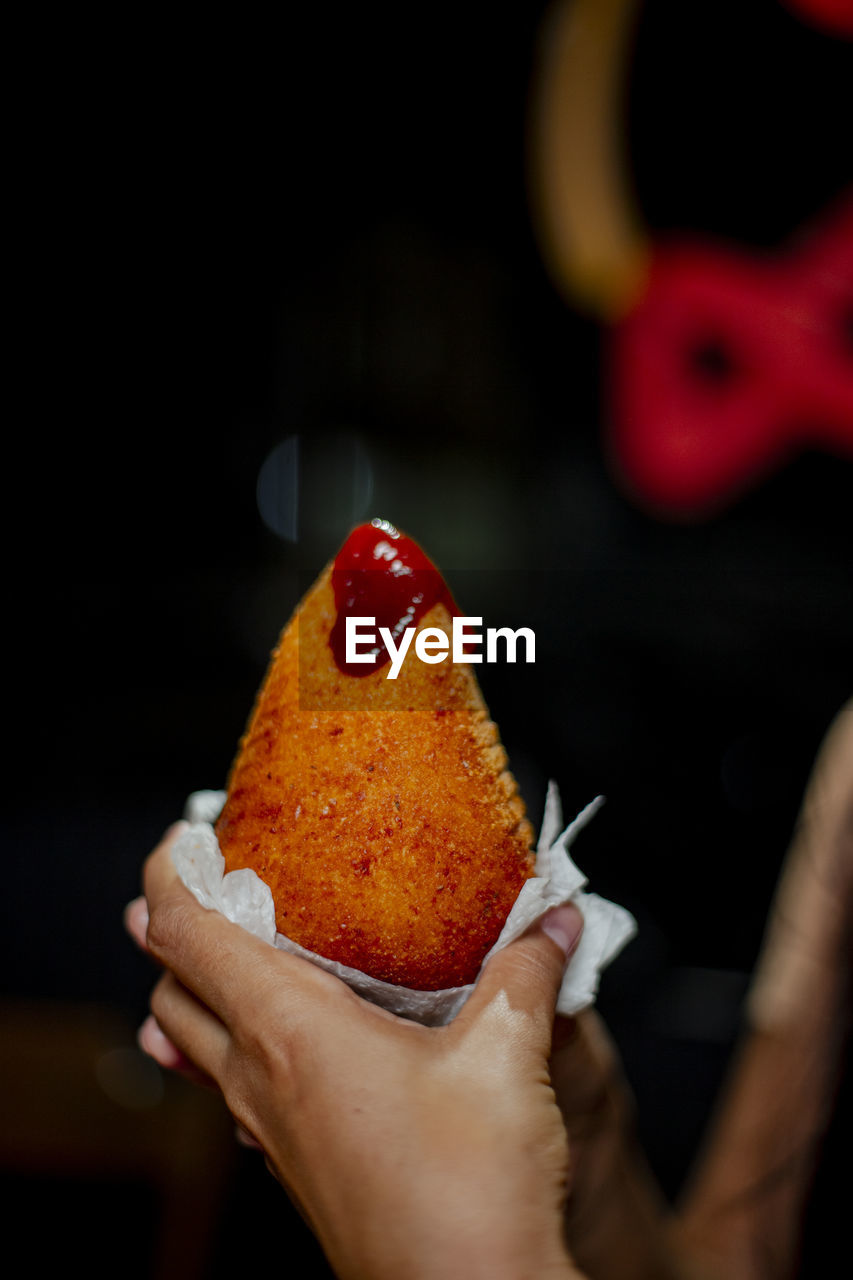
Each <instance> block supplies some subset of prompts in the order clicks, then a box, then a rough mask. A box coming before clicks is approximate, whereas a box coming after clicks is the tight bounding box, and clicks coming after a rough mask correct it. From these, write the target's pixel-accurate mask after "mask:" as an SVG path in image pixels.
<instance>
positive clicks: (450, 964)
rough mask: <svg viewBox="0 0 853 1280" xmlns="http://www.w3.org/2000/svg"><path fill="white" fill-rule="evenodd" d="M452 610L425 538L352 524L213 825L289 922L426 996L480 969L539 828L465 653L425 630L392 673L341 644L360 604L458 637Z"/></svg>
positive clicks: (298, 628) (313, 594)
mask: <svg viewBox="0 0 853 1280" xmlns="http://www.w3.org/2000/svg"><path fill="white" fill-rule="evenodd" d="M377 548H378V550H377ZM354 584H355V585H354ZM389 592H390V596H389ZM371 602H372V603H373V604H374V606H375V609H374V610H371V609H370V608H368V606H369V605H370V603H371ZM403 606H405V608H404V607H403ZM383 609H384V613H383ZM401 610H402V612H401ZM389 611H390V612H389ZM454 611H455V605H454V604H453V601H452V599H451V597H450V595H449V593H448V592H447V588H446V587H445V586H444V584H443V581H442V579H441V578H440V575H439V574H438V572H437V570H435V568H434V566H432V565H431V564H430V562H429V561H427V560H426V557H425V556H424V555H423V553H422V552H421V551H420V549H419V548H418V547H417V546H416V544H414V543H412V542H411V541H410V540H409V539H406V538H405V537H404V536H403V535H401V534H399V533H398V532H397V530H395V529H394V528H393V527H392V526H390V525H388V524H386V523H385V522H380V521H374V522H373V523H372V524H371V525H365V526H361V527H360V528H359V529H358V530H355V531H354V532H353V534H352V535H351V537H350V539H348V541H347V543H346V544H345V545H344V547H343V548H342V551H341V553H340V555H339V556H338V558H337V560H336V561H335V562H334V564H332V565H329V566H328V567H327V568H326V569H325V571H324V572H323V573H322V574H321V575H320V577H319V579H318V580H317V582H316V583H315V585H314V586H313V587H312V589H311V590H310V591H309V593H308V594H307V596H306V597H305V598H304V599H303V601H302V603H301V604H300V605H299V607H298V609H297V610H296V612H295V614H294V616H293V617H292V619H291V620H290V622H289V623H288V625H287V627H286V628H285V630H284V632H283V634H282V636H281V639H280V642H279V645H278V647H277V649H276V650H275V652H274V653H273V655H272V660H271V663H270V667H269V670H268V672H267V675H266V679H265V681H264V684H263V686H262V688H261V690H260V692H259V694H258V697H257V700H256V703H255V707H254V710H253V712H252V715H251V717H250V720H249V724H248V728H247V731H246V733H245V735H244V737H243V739H242V742H241V744H240V749H239V754H238V756H237V759H236V761H235V762H234V765H233V767H232V770H231V774H230V778H229V782H228V794H227V800H226V803H225V806H224V808H223V811H222V814H221V816H220V818H219V820H218V822H217V824H216V831H217V836H218V839H219V844H220V847H221V849H222V853H223V855H224V857H225V865H226V870H228V871H232V870H235V869H236V868H240V867H250V868H252V869H253V870H254V871H256V872H257V874H258V875H259V876H260V877H261V879H262V880H264V881H265V883H266V884H268V885H269V887H270V889H271V891H272V895H273V899H274V902H275V910H276V926H277V929H278V930H279V932H280V933H283V934H285V935H287V936H288V937H289V938H291V939H292V940H293V941H295V942H297V943H299V944H300V945H301V946H303V947H305V948H307V949H308V950H310V951H313V952H315V953H318V954H320V955H323V956H326V957H327V958H328V959H331V960H336V961H339V962H341V963H343V964H346V965H349V966H351V967H352V968H356V969H360V970H362V971H363V972H364V973H367V974H370V975H371V976H373V977H375V978H379V979H382V980H384V981H385V982H390V983H395V984H397V985H401V986H406V987H411V988H415V989H417V990H423V991H432V990H440V989H444V988H447V987H455V986H461V985H464V984H466V983H469V982H472V981H473V980H474V978H475V977H476V975H477V972H478V970H479V968H480V965H481V963H482V961H483V958H484V956H485V955H486V953H487V952H488V951H489V949H490V948H491V946H492V945H493V943H494V942H495V941H496V939H497V937H498V935H499V934H500V932H501V929H502V928H503V925H504V922H505V920H506V917H507V915H508V914H509V911H510V909H511V907H512V905H513V902H514V901H515V899H516V897H517V896H518V893H519V890H520V888H521V886H522V884H523V883H524V881H525V880H526V879H527V878H528V876H531V875H532V874H533V855H532V853H531V845H532V839H533V831H532V828H531V826H530V823H529V822H528V820H527V818H526V817H525V809H524V804H523V802H522V800H521V798H520V796H519V794H518V789H517V786H516V783H515V780H514V778H513V777H512V775H511V774H510V773H509V771H508V770H507V767H506V766H507V758H506V753H505V751H504V749H503V747H502V746H501V744H500V741H499V738H498V731H497V728H496V727H495V725H494V724H493V723H492V722H491V721H490V719H489V715H488V710H487V708H486V705H485V703H484V701H483V697H482V694H481V692H480V689H479V686H478V684H477V681H476V679H475V677H474V675H473V672H472V670H471V667H470V666H469V665H467V664H465V663H453V662H452V661H451V660H450V656H449V655H448V657H447V658H446V659H445V660H444V661H442V662H441V663H439V664H438V665H427V664H425V663H424V662H422V661H420V659H419V658H418V657H417V656H416V654H415V651H414V642H413V643H412V646H411V649H410V651H409V653H408V656H407V658H406V660H405V661H404V662H403V664H402V667H401V669H400V672H399V675H398V676H397V678H396V679H395V680H390V679H388V678H387V674H388V663H387V653H385V652H384V650H382V651H380V652H377V653H376V654H375V660H374V662H373V663H372V664H371V665H369V666H367V667H365V666H360V667H358V668H356V667H354V666H349V667H348V666H347V664H346V663H345V662H344V661H343V660H342V656H341V652H340V646H339V645H338V644H337V640H338V639H339V638H340V635H341V622H342V620H343V617H344V615H345V614H346V613H347V612H349V613H353V612H354V614H355V615H365V614H371V615H372V614H373V613H374V612H375V613H376V615H377V619H378V625H382V618H383V616H384V617H386V618H390V617H391V616H392V614H395V615H399V616H398V621H399V622H400V623H401V624H402V622H404V621H405V622H406V623H407V625H415V626H416V627H417V629H418V631H420V630H422V629H423V628H425V627H437V628H440V629H441V630H442V631H443V632H444V633H445V634H446V635H448V636H449V634H450V630H451V615H452V613H453V612H454ZM336 624H337V625H336ZM380 649H381V646H380ZM383 654H384V657H383ZM356 672H357V673H356Z"/></svg>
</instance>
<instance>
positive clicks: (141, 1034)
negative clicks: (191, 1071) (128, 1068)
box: [136, 1014, 187, 1071]
mask: <svg viewBox="0 0 853 1280" xmlns="http://www.w3.org/2000/svg"><path fill="white" fill-rule="evenodd" d="M136 1042H137V1044H138V1045H139V1047H140V1049H141V1050H142V1052H143V1053H147V1054H148V1056H149V1058H153V1059H154V1061H155V1062H157V1063H159V1064H160V1066H161V1067H166V1068H167V1069H168V1070H170V1071H174V1070H176V1069H177V1068H180V1067H183V1066H184V1065H185V1064H186V1061H187V1060H186V1058H185V1057H184V1055H183V1054H182V1053H181V1051H180V1049H178V1048H177V1046H176V1045H174V1044H172V1041H171V1040H170V1039H169V1037H168V1036H166V1035H164V1034H163V1032H162V1031H161V1030H160V1025H159V1023H158V1022H157V1019H156V1018H155V1017H154V1015H153V1014H149V1015H148V1017H147V1018H146V1019H145V1021H144V1022H143V1024H142V1026H141V1027H140V1028H139V1031H138V1032H137V1033H136Z"/></svg>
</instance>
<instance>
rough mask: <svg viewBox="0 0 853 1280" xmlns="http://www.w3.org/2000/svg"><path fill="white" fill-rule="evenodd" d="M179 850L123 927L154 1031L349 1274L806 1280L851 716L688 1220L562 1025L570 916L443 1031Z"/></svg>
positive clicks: (837, 963)
mask: <svg viewBox="0 0 853 1280" xmlns="http://www.w3.org/2000/svg"><path fill="white" fill-rule="evenodd" d="M170 839H171V837H170V836H167V838H166V840H165V841H164V843H163V844H162V845H161V846H160V847H159V848H158V849H157V850H155V852H154V853H153V854H152V855H151V857H150V858H149V860H148V862H147V864H146V869H145V898H144V899H138V900H137V901H136V902H135V903H132V904H131V906H130V907H129V908H128V912H127V917H126V918H127V924H128V928H129V930H130V932H131V933H132V935H133V936H134V937H135V938H136V939H137V941H138V942H139V943H140V945H142V946H144V947H146V949H147V950H149V952H150V953H151V954H152V955H153V956H154V958H155V959H156V960H157V961H158V962H159V963H160V964H161V965H162V966H163V968H164V974H163V977H162V978H161V979H160V981H159V983H158V985H157V987H156V989H155V991H154V995H153V997H152V1017H151V1018H150V1019H149V1020H148V1021H147V1022H146V1023H145V1025H144V1026H143V1028H142V1032H141V1043H142V1045H143V1047H144V1048H145V1049H146V1050H147V1051H148V1052H149V1053H151V1054H152V1056H153V1057H155V1058H156V1059H157V1060H158V1061H159V1062H160V1063H161V1064H162V1065H164V1066H166V1067H171V1068H174V1069H177V1070H180V1071H183V1072H185V1073H186V1074H188V1075H190V1076H191V1077H192V1078H194V1079H196V1080H198V1081H199V1082H200V1083H206V1084H208V1085H209V1086H212V1087H216V1088H219V1089H220V1090H221V1091H222V1093H223V1095H224V1098H225V1101H226V1103H227V1105H228V1106H229V1108H230V1109H231V1112H232V1114H233V1115H234V1117H235V1119H236V1121H237V1123H238V1125H239V1126H240V1129H241V1131H242V1132H243V1133H244V1135H245V1140H246V1141H249V1142H251V1143H252V1144H253V1145H257V1146H259V1147H260V1148H261V1149H262V1150H263V1152H264V1153H265V1156H266V1159H267V1163H268V1164H269V1166H270V1168H271V1170H272V1171H273V1172H274V1173H275V1175H276V1176H277V1177H278V1178H279V1180H280V1181H281V1182H282V1183H283V1185H284V1186H285V1187H286V1188H287V1190H288V1192H289V1194H290V1195H291V1197H292V1198H293V1199H294V1200H295V1202H296V1203H297V1204H298V1206H299V1208H300V1209H301V1211H302V1213H303V1215H304V1216H305V1218H306V1219H307V1221H308V1222H309V1224H310V1225H311V1227H312V1229H313V1230H314V1231H315V1233H316V1234H317V1236H318V1238H319V1239H320V1242H321V1244H322V1245H323V1247H324V1249H325V1250H326V1253H327V1255H328V1257H329V1260H330V1262H331V1265H332V1266H333V1268H334V1269H335V1270H336V1272H337V1274H338V1275H340V1276H341V1278H342V1280H351V1278H352V1280H355V1278H356V1277H358V1278H359V1280H368V1278H369V1280H385V1277H388V1278H389V1280H390V1278H391V1277H393V1278H394V1280H397V1277H399V1276H401V1275H406V1276H407V1277H408V1276H411V1277H414V1278H415V1280H420V1278H421V1277H423V1278H424V1280H427V1278H429V1277H432V1276H436V1277H439V1276H440V1277H450V1278H451V1280H453V1278H455V1277H457V1276H458V1277H460V1280H461V1278H462V1277H466V1278H468V1277H474V1278H476V1277H478V1276H480V1275H483V1276H486V1275H488V1276H489V1277H491V1278H493V1280H494V1278H495V1277H497V1278H498V1280H500V1278H501V1277H507V1280H510V1278H511V1280H528V1278H529V1280H533V1278H534V1277H535V1278H536V1280H539V1278H540V1277H551V1276H553V1277H561V1278H563V1280H564V1278H565V1277H574V1278H575V1280H577V1278H578V1277H583V1276H587V1277H589V1278H590V1280H595V1278H597V1277H601V1280H788V1278H790V1277H793V1276H794V1275H795V1274H796V1266H797V1248H798V1240H799V1230H800V1223H801V1220H802V1211H803V1204H804V1201H805V1198H806V1196H807V1193H808V1189H809V1185H810V1181H811V1177H812V1174H813V1169H814V1163H815V1159H816V1153H817V1148H818V1144H819V1139H820V1137H821V1135H822V1134H823V1132H824V1131H825V1129H826V1126H827V1124H828V1123H829V1119H830V1112H831V1100H832V1095H833V1090H834V1087H835V1083H836V1081H837V1078H838V1075H839V1072H840V1065H841V1055H842V1049H843V1045H844V1038H845V1031H846V1028H847V1025H848V1013H849V978H850V941H851V937H850V933H851V920H853V703H851V704H850V705H849V706H848V707H847V708H845V710H844V711H843V712H842V714H841V715H840V716H839V717H838V720H837V721H836V723H835V725H834V726H833V728H832V730H831V732H830V734H829V735H828V737H827V740H826V743H825V745H824V747H823V749H822V751H821V753H820V756H819V758H818V761H817V763H816V766H815V769H814V773H813V777H812V780H811V783H810V786H809V789H808V791H807V795H806V800H805V803H804V806H803V812H802V816H801V821H800V824H799V826H798V831H797V834H796V837H795V840H794V843H793V846H792V848H791V851H790V853H789V855H788V859H787V862H786V865H785V868H784V871H783V875H782V878H781V881H780V886H779V890H778V892H777V895H776V899H775V901H774V904H773V908H772V911H771V916H770V922H769V927H768V933H767V942H766V945H765V948H764V952H763V954H762V957H761V961H760V964H759V966H758V969H757V972H756V975H755V979H754V984H753V991H752V994H751V998H750V1005H749V1012H750V1019H751V1027H750V1030H749V1031H748V1033H747V1034H746V1035H745V1037H744V1041H743V1044H742V1046H741V1047H740V1050H739V1052H738V1054H737V1056H736V1059H735V1063H734V1066H733V1069H732V1073H731V1079H730V1082H729V1084H728V1086H727V1088H726V1090H725V1093H724V1096H723V1099H722V1101H721V1104H720V1107H719V1109H718V1113H717V1116H716V1117H715V1119H714V1122H713V1124H712V1126H711V1127H710V1131H709V1134H708V1138H707V1141H706V1144H705V1148H704V1151H703V1154H702V1156H701V1158H700V1160H699V1161H698V1163H697V1167H696V1171H695V1174H694V1176H693V1178H692V1180H691V1183H690V1186H689V1188H688V1190H687V1192H686V1194H685V1197H684V1199H683V1203H682V1204H681V1205H679V1206H678V1207H677V1208H676V1209H675V1210H673V1209H672V1208H671V1207H670V1206H668V1205H667V1204H666V1203H665V1202H664V1200H663V1197H662V1196H661V1194H660V1192H659V1191H658V1189H657V1187H656V1186H655V1184H654V1181H653V1179H652V1177H651V1175H650V1174H649V1172H648V1170H647V1168H646V1165H645V1162H644V1159H643V1156H642V1152H641V1151H640V1150H639V1147H638V1145H637V1142H636V1138H635V1135H634V1131H633V1113H632V1107H633V1104H632V1100H631V1097H630V1093H629V1090H628V1088H627V1086H626V1084H625V1081H624V1078H623V1075H622V1072H621V1068H620V1065H619V1061H618V1056H617V1054H616V1052H615V1049H614V1047H613V1045H612V1043H611V1042H610V1040H609V1038H608V1036H607V1032H606V1030H605V1028H604V1026H603V1024H602V1023H601V1020H600V1019H599V1018H598V1017H597V1015H596V1014H595V1012H594V1011H593V1010H587V1011H585V1012H584V1013H583V1014H581V1015H580V1016H579V1017H577V1018H574V1019H570V1020H566V1019H562V1018H558V1019H556V1020H555V1018H554V1005H555V1001H556V995H557V991H558V988H559V984H560V979H561V976H562V972H563V968H564V964H565V958H566V955H570V954H571V952H572V950H573V949H574V946H576V945H577V941H578V938H579V936H580V929H581V927H582V922H581V920H580V918H579V916H578V913H577V911H576V909H575V908H573V907H571V906H568V907H565V908H558V909H557V911H556V912H555V913H552V915H551V918H550V919H548V918H546V930H550V933H551V935H552V936H549V932H547V931H545V930H543V929H542V928H537V929H534V930H533V931H531V932H530V933H528V934H527V935H525V937H524V938H522V939H519V940H518V941H517V942H516V943H513V944H512V945H511V946H510V947H507V948H506V950H505V951H504V952H502V953H500V954H499V955H497V956H495V957H493V959H492V960H491V961H490V962H489V964H488V965H487V966H486V968H485V969H484V971H483V973H482V975H481V977H480V980H479V982H478V984H477V987H476V990H475V992H474V995H473V996H472V998H471V999H470V1000H469V1002H468V1003H467V1004H466V1005H465V1007H464V1008H463V1010H462V1012H461V1013H460V1014H459V1015H458V1016H457V1018H456V1019H455V1020H454V1021H453V1022H452V1023H451V1024H450V1025H449V1026H447V1027H440V1028H425V1027H421V1026H419V1025H417V1024H414V1023H411V1022H408V1021H405V1020H403V1019H399V1018H395V1017H393V1016H392V1015H390V1014H387V1013H385V1012H384V1011H382V1010H380V1009H378V1008H376V1007H375V1006H373V1005H370V1004H367V1003H365V1002H364V1001H362V1000H361V999H359V998H358V997H357V996H355V995H354V994H353V992H351V991H350V990H349V988H347V987H346V986H344V985H343V984H342V983H340V982H338V981H337V980H336V979H335V978H332V977H331V976H330V975H328V974H326V973H324V972H323V971H321V970H319V969H317V968H315V967H314V966H312V965H311V964H309V963H308V962H306V961H303V960H300V959H298V958H296V957H294V956H290V955H288V954H286V953H284V952H281V951H276V950H275V949H274V948H271V947H269V946H268V945H267V944H265V943H262V942H260V941H259V940H258V939H256V938H254V937H252V936H251V935H250V934H248V933H246V932H245V931H243V930H241V929H240V928H239V927H238V926H236V925H232V924H230V923H229V922H228V921H227V920H225V919H224V917H222V916H220V915H218V914H217V913H216V912H211V911H205V910H204V909H203V908H202V907H200V906H199V905H198V904H197V903H196V901H195V899H194V898H193V897H192V896H191V895H190V893H189V892H188V891H187V890H186V889H185V888H184V886H183V885H182V884H181V882H180V881H179V880H178V878H177V875H176V873H175V871H174V868H173V866H172V862H171V857H170V854H169V845H170ZM783 1120H784V1123H783V1122H782V1121H783Z"/></svg>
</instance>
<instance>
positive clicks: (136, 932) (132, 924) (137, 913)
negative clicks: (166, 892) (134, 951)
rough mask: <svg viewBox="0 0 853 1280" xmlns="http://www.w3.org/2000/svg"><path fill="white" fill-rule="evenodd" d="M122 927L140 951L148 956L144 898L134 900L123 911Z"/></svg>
mask: <svg viewBox="0 0 853 1280" xmlns="http://www.w3.org/2000/svg"><path fill="white" fill-rule="evenodd" d="M122 919H123V921H124V927H125V929H126V930H127V932H128V933H129V934H130V936H131V938H132V939H133V941H134V942H135V943H136V945H137V946H138V947H139V949H140V951H144V952H145V953H146V954H148V942H147V939H146V935H147V933H148V903H147V902H146V901H145V899H144V898H134V899H133V901H132V902H129V903H128V904H127V906H126V907H125V909H124V915H123V917H122Z"/></svg>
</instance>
